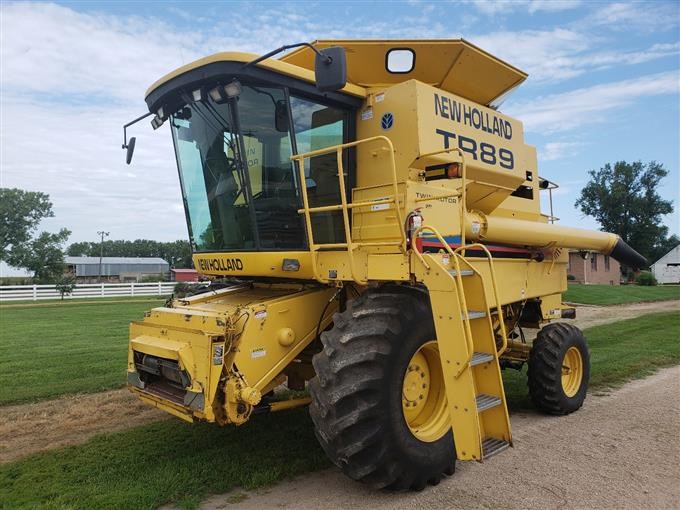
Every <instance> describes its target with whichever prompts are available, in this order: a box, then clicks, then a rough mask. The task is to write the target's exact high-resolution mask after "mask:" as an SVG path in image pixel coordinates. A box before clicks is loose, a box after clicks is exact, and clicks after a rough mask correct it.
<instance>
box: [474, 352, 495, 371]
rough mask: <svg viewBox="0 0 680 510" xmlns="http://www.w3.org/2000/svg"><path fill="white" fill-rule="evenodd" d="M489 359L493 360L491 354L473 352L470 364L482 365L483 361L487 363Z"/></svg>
mask: <svg viewBox="0 0 680 510" xmlns="http://www.w3.org/2000/svg"><path fill="white" fill-rule="evenodd" d="M489 361H493V355H492V354H487V353H485V352H475V353H474V354H472V359H471V360H470V366H471V367H474V366H475V365H482V364H483V363H488V362H489Z"/></svg>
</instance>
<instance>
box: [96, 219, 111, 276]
mask: <svg viewBox="0 0 680 510" xmlns="http://www.w3.org/2000/svg"><path fill="white" fill-rule="evenodd" d="M97 234H98V235H99V236H101V242H100V243H99V283H101V282H102V258H103V257H104V236H106V237H108V236H109V233H108V232H104V231H103V230H98V231H97Z"/></svg>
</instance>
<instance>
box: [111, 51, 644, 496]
mask: <svg viewBox="0 0 680 510" xmlns="http://www.w3.org/2000/svg"><path fill="white" fill-rule="evenodd" d="M294 46H297V48H296V49H295V50H294V51H292V52H289V53H287V54H285V55H284V56H283V57H281V58H280V59H277V58H274V55H275V53H276V52H272V53H270V54H267V55H265V56H262V57H257V56H256V55H252V54H247V53H219V54H216V55H213V56H210V57H206V58H203V59H201V60H198V61H196V62H194V63H192V64H189V65H186V66H184V67H181V68H179V69H177V70H176V71H174V72H172V73H170V74H168V75H167V76H165V77H163V78H161V79H160V80H159V81H158V82H156V83H155V84H153V85H152V86H151V88H150V89H149V90H148V92H147V95H146V103H147V105H148V108H149V112H150V113H149V114H147V115H153V120H152V125H153V126H154V128H158V127H160V126H161V125H163V124H164V123H167V125H168V126H169V129H170V131H171V133H172V139H173V143H174V148H175V154H176V158H177V166H178V169H179V178H180V183H181V187H182V192H183V197H184V206H185V210H186V218H187V223H188V226H189V235H190V239H191V244H192V248H193V253H194V255H193V261H194V265H195V267H196V268H197V269H198V270H199V272H200V273H202V274H204V275H206V276H209V277H212V278H213V279H214V281H213V282H212V283H211V284H210V285H208V286H205V287H203V288H200V289H198V290H197V291H196V293H195V294H194V295H190V296H186V297H176V298H174V299H172V300H171V301H169V302H168V303H167V304H166V306H164V307H161V308H155V309H153V310H151V311H149V312H147V313H146V314H145V317H144V319H143V320H142V321H139V322H134V323H132V325H131V328H130V345H129V357H128V367H127V376H128V385H129V388H130V390H131V391H132V392H134V393H135V394H136V395H137V396H138V397H139V398H140V399H141V400H143V401H144V402H146V403H148V404H149V405H152V406H155V407H157V408H159V409H162V410H164V411H167V412H168V413H171V414H173V415H175V416H177V417H179V418H181V419H183V420H186V421H189V422H195V421H208V422H215V423H217V424H219V425H229V424H234V425H239V424H242V423H244V422H246V421H248V420H249V419H250V418H251V417H252V416H253V415H255V414H257V413H260V412H266V411H278V410H282V409H289V408H293V407H297V406H304V405H308V404H309V413H310V415H311V417H312V419H313V422H314V426H315V431H316V436H317V438H318V440H319V442H320V443H321V446H322V447H323V449H324V450H325V452H326V453H327V455H328V457H329V458H330V459H331V460H332V461H333V462H334V463H335V464H336V465H337V466H338V467H339V468H340V469H342V471H343V472H344V473H345V474H347V475H348V476H350V477H351V478H353V479H355V480H359V481H362V482H365V483H367V484H369V485H371V486H373V487H376V488H388V489H394V490H399V489H421V488H423V487H424V486H425V485H426V484H428V483H436V482H437V481H439V479H440V478H441V477H442V476H443V475H444V474H447V475H448V474H452V473H453V471H454V468H455V461H456V459H458V460H476V461H484V460H486V459H487V458H489V457H490V456H492V455H494V454H496V453H499V452H501V451H503V450H504V449H506V448H508V447H509V446H512V443H513V439H512V433H511V430H510V420H509V418H508V409H507V406H506V399H505V394H504V391H503V381H502V378H501V370H502V369H507V368H513V369H519V368H521V367H522V366H523V365H524V364H525V363H526V364H528V387H529V394H530V396H531V399H532V400H533V402H534V403H535V405H536V406H537V407H538V408H540V409H542V410H543V411H545V412H548V413H551V414H568V413H571V412H573V411H576V410H577V409H578V408H579V407H581V405H582V403H583V401H584V398H585V396H586V389H587V387H588V377H589V370H590V365H589V355H588V348H587V346H586V341H585V338H584V337H583V334H582V333H581V331H580V330H578V329H577V328H576V327H574V326H572V325H570V324H568V323H564V322H554V321H560V320H562V319H570V318H573V317H574V315H575V311H574V309H573V308H570V307H568V306H565V305H564V304H562V299H561V294H562V292H564V291H565V290H566V286H567V278H566V276H567V274H566V269H567V260H568V254H567V250H568V249H578V250H584V251H598V252H603V253H605V254H609V255H610V256H612V257H613V258H615V259H616V260H619V261H620V262H621V263H623V264H627V265H629V266H633V267H641V266H644V265H645V260H644V258H642V257H641V256H640V255H639V254H637V252H635V251H634V250H633V249H632V248H630V247H629V246H627V245H626V244H625V243H624V242H623V241H622V240H621V239H620V238H618V236H616V235H613V234H608V233H604V232H596V231H588V230H582V229H575V228H568V227H562V226H558V225H556V224H554V218H553V217H552V216H551V215H546V214H542V213H541V209H540V195H541V191H542V190H545V191H546V193H549V192H550V191H549V190H550V189H552V188H554V186H555V185H553V184H552V183H551V182H549V181H548V180H545V179H543V178H541V177H540V176H539V173H538V166H537V159H536V150H535V148H534V147H532V146H530V145H527V144H526V143H525V142H524V133H523V127H522V124H521V122H519V121H518V120H516V119H513V118H510V117H508V116H506V115H503V114H502V113H500V112H499V111H498V109H497V107H496V105H497V104H498V102H499V100H500V99H502V98H503V97H504V96H505V95H506V94H507V93H508V92H509V91H511V90H512V89H514V88H515V87H517V86H518V85H519V84H520V83H522V82H523V81H524V80H525V79H526V77H527V75H526V74H525V73H523V72H522V71H520V70H518V69H516V68H514V67H512V66H511V65H509V64H507V63H505V62H502V61H501V60H499V59H498V58H495V57H493V56H492V55H489V54H488V53H486V52H484V51H482V50H481V49H479V48H477V47H475V46H473V45H472V44H470V43H468V42H466V41H464V40H437V41H428V40H419V41H410V40H409V41H404V40H400V41H317V42H315V43H313V44H311V45H310V44H304V45H294ZM290 48H292V47H284V48H282V49H290ZM145 116H146V115H145ZM145 116H143V117H145ZM137 120H139V119H137ZM131 124H132V123H131ZM128 126H129V125H128ZM126 127H127V126H126ZM123 147H124V148H127V149H128V162H129V161H130V158H131V156H132V150H133V148H134V139H131V140H130V142H129V143H128V142H127V141H126V142H124V145H123ZM541 327H542V329H540V330H539V331H538V332H537V334H535V335H527V334H525V333H527V330H528V329H534V330H537V329H539V328H541ZM527 336H535V339H533V341H532V340H531V339H530V338H527ZM286 387H287V388H289V389H290V390H306V391H308V393H302V392H300V391H297V392H295V391H291V392H286V391H282V388H284V389H285V388H286ZM288 395H296V396H295V397H293V398H286V397H287V396H288ZM300 395H303V396H302V397H300ZM305 395H308V396H305Z"/></svg>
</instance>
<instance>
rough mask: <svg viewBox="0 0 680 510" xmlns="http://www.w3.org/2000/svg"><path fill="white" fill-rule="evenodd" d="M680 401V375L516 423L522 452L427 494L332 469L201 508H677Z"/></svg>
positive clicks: (516, 418) (476, 467)
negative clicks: (376, 485) (378, 487)
mask: <svg viewBox="0 0 680 510" xmlns="http://www.w3.org/2000/svg"><path fill="white" fill-rule="evenodd" d="M679 394H680V367H673V368H669V369H664V370H662V371H660V372H658V373H657V374H655V375H653V376H651V377H649V378H647V379H643V380H640V381H635V382H632V383H629V384H627V385H626V386H624V387H623V388H621V389H619V390H617V391H615V392H613V393H612V394H610V395H608V396H605V397H594V396H589V397H588V398H587V400H586V404H585V405H584V407H583V409H581V410H580V411H578V412H577V413H575V414H572V415H569V416H565V417H547V416H542V415H538V414H515V415H512V418H511V421H512V427H513V433H514V442H515V447H514V448H511V449H510V450H507V451H505V452H503V453H501V454H500V455H498V456H496V457H493V458H492V459H489V460H488V461H487V462H485V463H484V464H478V463H464V464H463V463H458V469H457V472H456V474H455V476H453V477H451V478H448V479H446V480H443V481H442V482H441V483H440V484H439V485H438V486H436V487H430V488H427V489H425V490H424V491H422V492H420V493H401V494H388V493H384V492H376V491H371V490H369V489H367V488H365V487H363V486H361V485H359V484H357V483H355V482H352V481H351V480H349V479H347V478H345V477H344V476H342V475H341V474H340V473H339V471H338V470H336V469H330V470H325V471H322V472H318V473H313V474H311V475H307V476H304V477H301V478H300V479H298V480H294V481H291V482H286V483H282V484H279V485H277V486H275V487H272V488H270V489H267V490H263V491H260V492H255V493H243V492H239V491H236V492H235V493H234V492H232V493H230V494H226V495H221V496H214V497H212V498H210V499H208V500H206V501H205V502H204V503H203V504H202V505H201V508H202V509H204V510H217V509H225V508H234V509H240V510H247V509H257V510H259V509H262V508H271V509H312V508H313V509H320V510H323V509H336V508H351V509H370V510H378V509H399V508H404V509H409V510H412V509H413V508H418V509H421V510H424V509H455V508H523V509H524V508H536V509H544V508H607V509H609V508H611V509H613V508H616V509H621V508H630V509H643V508H649V509H665V508H668V509H677V508H680V399H678V395H679ZM244 498H245V499H244ZM239 500H242V501H240V502H239V503H230V502H235V501H239Z"/></svg>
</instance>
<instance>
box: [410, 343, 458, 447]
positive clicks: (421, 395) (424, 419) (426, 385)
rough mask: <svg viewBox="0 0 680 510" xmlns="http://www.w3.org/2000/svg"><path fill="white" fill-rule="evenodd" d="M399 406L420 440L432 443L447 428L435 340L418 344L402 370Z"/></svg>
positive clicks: (447, 422)
mask: <svg viewBox="0 0 680 510" xmlns="http://www.w3.org/2000/svg"><path fill="white" fill-rule="evenodd" d="M401 405H402V410H403V413H404V419H405V420H406V425H408V428H409V429H410V430H411V433H412V434H413V435H414V436H416V437H417V438H418V439H420V440H421V441H425V442H428V443H431V442H433V441H437V440H438V439H440V438H441V437H442V436H443V435H444V434H445V433H446V432H447V431H448V429H449V427H450V423H449V416H448V412H447V408H446V407H447V406H446V392H445V391H444V377H443V376H442V369H441V363H440V361H439V349H438V348H437V342H435V341H431V342H427V343H425V344H423V345H421V346H420V348H419V349H418V350H417V351H416V352H415V354H414V355H413V357H411V361H409V364H408V366H407V367H406V371H405V372H404V382H403V384H402V392H401Z"/></svg>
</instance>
